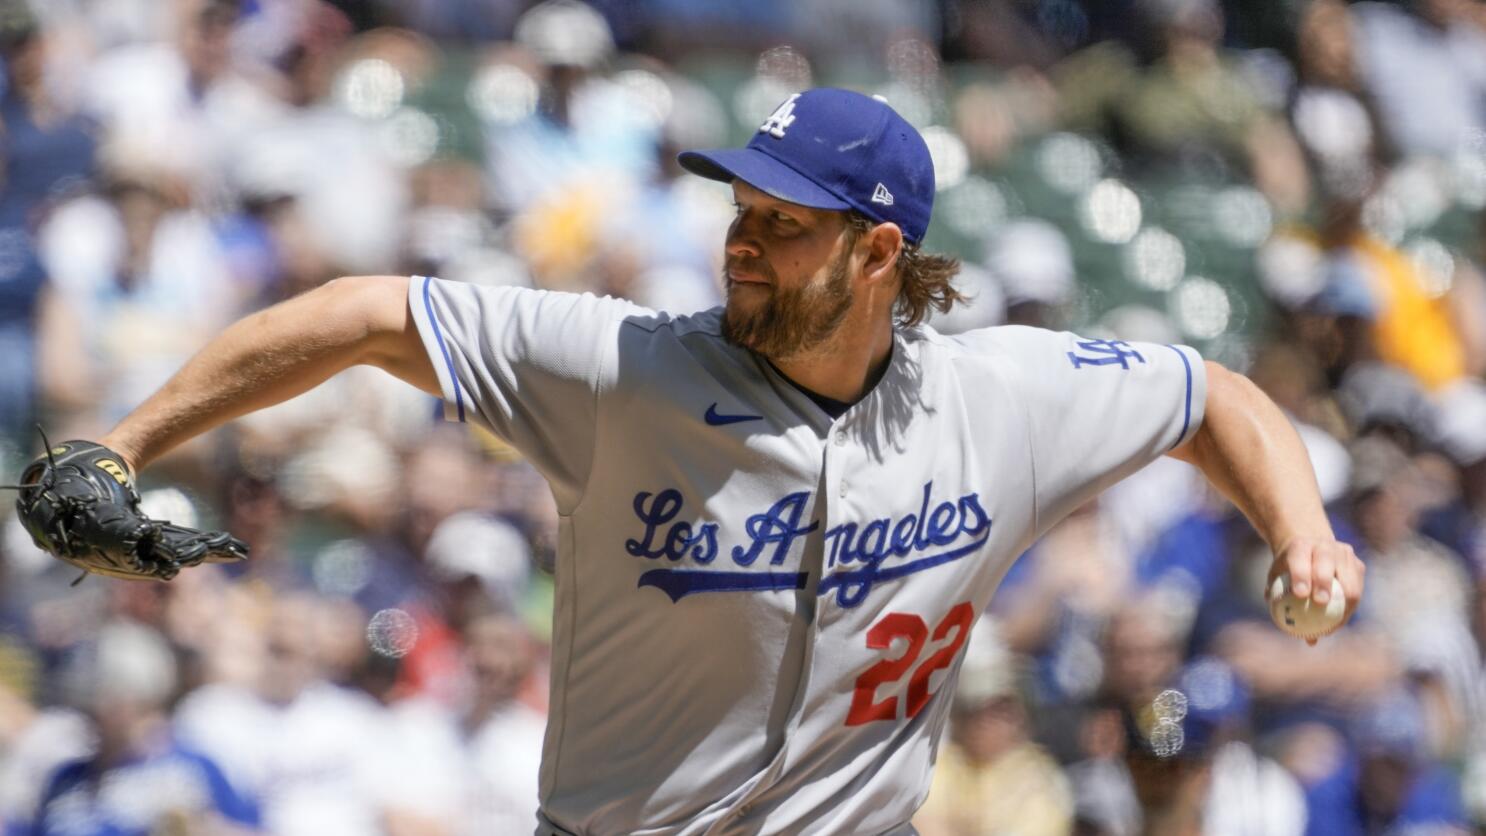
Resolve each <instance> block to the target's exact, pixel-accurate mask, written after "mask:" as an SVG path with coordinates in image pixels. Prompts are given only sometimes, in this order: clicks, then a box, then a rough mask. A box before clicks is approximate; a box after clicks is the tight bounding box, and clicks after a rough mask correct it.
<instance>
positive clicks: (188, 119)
mask: <svg viewBox="0 0 1486 836" xmlns="http://www.w3.org/2000/svg"><path fill="white" fill-rule="evenodd" d="M0 59H3V78H0V82H3V90H0V164H3V179H0V465H3V467H4V469H5V471H6V472H8V473H12V474H13V473H18V472H19V469H20V465H21V463H22V462H23V461H24V460H26V459H27V458H29V457H30V456H31V455H33V454H34V453H35V451H37V450H39V449H40V440H39V438H38V437H37V433H36V430H35V426H36V424H37V423H38V422H39V423H41V424H42V425H43V426H45V427H46V429H47V431H48V432H49V434H50V435H51V437H52V438H54V439H59V438H63V437H66V438H71V437H95V438H96V437H97V436H98V435H100V434H101V433H102V432H104V431H105V430H106V429H108V427H110V426H111V425H112V423H113V422H114V421H116V420H117V419H119V418H120V417H122V416H123V415H124V414H125V413H126V412H127V411H128V410H129V409H130V408H132V407H133V406H134V405H136V404H137V403H138V402H139V401H140V400H142V399H143V398H144V397H145V396H146V395H147V394H148V393H149V392H151V391H152V390H153V389H154V388H155V387H157V386H158V385H160V384H161V383H162V382H163V381H164V380H165V378H166V377H167V376H168V375H169V374H170V373H171V372H172V371H173V370H174V369H175V368H177V367H178V366H179V365H180V364H181V363H182V362H183V361H184V360H185V359H186V358H187V357H188V356H189V355H190V354H191V352H193V351H194V350H195V349H197V348H198V347H199V346H200V345H202V343H203V342H204V341H205V340H206V339H208V338H209V337H211V335H213V334H214V333H216V332H218V331H219V330H220V329H221V328H223V327H224V326H225V325H226V324H227V323H229V322H231V321H233V320H234V319H236V318H238V317H240V316H242V315H244V314H245V313H247V312H250V311H253V310H256V309H259V308H262V307H264V306H266V305H269V304H272V303H274V302H275V301H278V300H281V299H284V298H287V297H289V296H292V295H294V294H296V293H299V292H301V291H303V290H305V289H308V288H311V287H314V286H316V285H319V284H321V283H324V282H326V281H328V280H330V279H332V278H334V277H336V276H338V275H347V274H365V273H387V274H402V275H409V274H424V275H439V276H442V277H444V278H448V279H453V280H459V281H467V282H474V283H482V284H508V285H509V284H515V285H526V286H533V287H542V288H554V289H562V290H579V291H593V292H596V293H608V294H613V295H618V296H625V297H628V298H632V299H635V300H637V301H639V302H641V303H643V304H646V305H650V306H654V307H657V308H664V309H667V310H672V311H677V312H686V311H694V310H700V309H704V308H707V307H711V306H713V305H715V304H717V303H718V302H720V295H719V294H720V284H719V282H718V280H717V276H718V272H719V267H720V256H721V241H722V236H723V233H724V231H725V229H726V226H727V224H728V222H729V220H730V217H731V212H732V210H731V207H730V205H729V197H730V196H729V193H728V190H727V189H726V188H725V187H722V186H719V185H718V184H713V183H710V182H707V181H702V180H700V179H698V178H689V177H683V176H682V175H681V172H680V171H679V169H678V167H677V166H676V165H675V163H674V159H673V158H674V153H675V152H676V150H678V149H680V148H686V147H708V146H716V145H725V144H732V143H736V142H739V141H742V140H746V138H747V137H748V136H750V135H751V133H752V132H753V131H754V130H755V129H756V126H757V124H758V123H759V122H760V121H761V120H762V119H763V118H764V117H765V116H766V115H767V114H768V113H769V112H770V111H771V110H772V109H773V108H774V106H775V105H776V104H777V103H778V102H779V101H781V100H783V99H784V98H785V97H786V96H787V95H789V94H790V93H791V92H795V91H797V90H800V89H803V88H805V87H809V86H815V85H822V84H834V85H839V86H847V87H852V88H855V89H859V90H863V91H866V92H871V93H877V94H880V95H883V96H885V97H886V98H887V99H888V101H889V102H890V103H891V104H893V105H894V106H895V107H896V108H897V109H898V110H899V112H900V113H902V114H904V115H905V117H907V118H908V119H909V120H910V121H912V122H913V123H914V124H915V125H917V126H918V127H919V128H920V130H921V131H922V132H923V133H924V135H925V138H926V140H927V141H928V143H929V145H930V148H931V151H932V153H933V155H934V159H935V165H936V177H937V182H936V187H937V189H938V198H937V206H936V209H937V211H936V213H935V221H934V225H933V227H932V228H931V230H930V234H929V239H928V245H929V246H930V248H933V249H939V250H943V251H949V252H951V253H952V254H955V255H958V256H960V257H961V258H962V259H963V260H964V262H965V270H964V273H963V276H962V279H961V282H962V287H963V288H965V289H966V290H967V291H968V292H969V293H970V294H971V295H972V297H973V298H972V301H971V303H970V304H969V305H967V306H965V307H963V308H961V309H959V310H957V311H955V312H952V313H951V314H949V315H945V316H941V317H938V318H937V319H936V320H934V322H933V324H934V325H935V326H936V327H938V328H940V329H941V330H943V331H946V332H956V331H961V330H965V329H970V328H977V327H984V326H988V325H995V324H998V323H1003V322H1013V323H1028V324H1036V325H1042V326H1046V327H1054V328H1067V329H1074V330H1079V331H1080V332H1083V333H1087V334H1090V335H1099V336H1108V337H1117V338H1124V339H1139V340H1153V341H1159V342H1184V343H1187V344H1191V345H1194V346H1197V347H1198V348H1199V349H1200V350H1202V351H1203V352H1204V354H1205V355H1206V356H1209V357H1212V358H1214V359H1217V360H1220V361H1222V362H1224V363H1225V364H1227V365H1229V366H1230V367H1234V368H1237V369H1239V370H1241V371H1244V372H1246V373H1248V374H1249V375H1250V376H1251V377H1252V378H1253V379H1254V380H1255V381H1256V382H1257V383H1258V384H1259V385H1260V386H1261V387H1263V388H1264V390H1265V391H1266V392H1268V393H1269V395H1270V396H1271V397H1272V398H1273V399H1274V400H1275V401H1276V402H1278V403H1279V404H1280V405H1281V407H1282V408H1284V409H1285V411H1286V412H1287V413H1288V414H1289V415H1290V416H1291V418H1292V419H1293V420H1294V422H1295V423H1296V426H1297V427H1298V428H1299V430H1300V432H1301V435H1302V438H1303V440H1304V441H1305V442H1306V446H1307V448H1308V450H1309V452H1310V454H1311V458H1312V462H1313V464H1314V465H1315V468H1316V471H1317V476H1318V479H1319V483H1320V488H1321V491H1322V494H1323V496H1324V498H1325V500H1326V502H1327V503H1328V508H1329V510H1330V511H1331V513H1332V516H1333V520H1334V523H1335V526H1336V529H1337V531H1338V533H1339V535H1340V536H1341V537H1342V538H1343V539H1345V540H1346V541H1347V542H1349V543H1351V544H1353V546H1354V547H1355V548H1356V549H1357V551H1358V553H1359V554H1360V555H1361V556H1362V557H1363V559H1364V560H1365V561H1366V562H1367V564H1368V568H1369V572H1368V587H1367V592H1366V597H1365V599H1364V602H1363V605H1362V608H1361V610H1360V612H1359V613H1358V616H1357V618H1356V619H1355V620H1354V623H1353V625H1352V626H1351V627H1349V628H1348V629H1347V630H1345V631H1344V632H1343V633H1341V634H1339V635H1337V636H1335V637H1332V638H1328V639H1326V640H1324V641H1322V642H1321V643H1320V644H1319V645H1318V646H1316V647H1307V646H1306V645H1305V644H1303V643H1301V642H1298V641H1296V640H1294V639H1291V638H1288V637H1286V636H1285V635H1283V634H1281V633H1279V632H1278V631H1277V630H1276V629H1274V627H1273V626H1272V625H1271V624H1270V623H1269V618H1268V613H1267V610H1266V607H1265V604H1264V602H1263V597H1262V595H1263V592H1262V590H1263V585H1264V575H1265V571H1266V569H1267V565H1268V561H1269V557H1270V553H1269V551H1268V548H1267V546H1266V545H1265V544H1264V543H1262V542H1260V541H1259V540H1258V539H1257V537H1256V535H1255V534H1254V533H1253V531H1252V530H1251V529H1250V528H1249V527H1248V526H1247V524H1246V523H1245V522H1244V521H1243V519H1242V518H1241V517H1239V516H1238V515H1237V514H1236V512H1235V511H1234V509H1233V508H1232V507H1231V506H1230V505H1228V504H1227V503H1226V502H1224V501H1223V500H1222V499H1221V498H1220V497H1217V496H1216V495H1214V494H1213V493H1212V492H1211V491H1210V490H1208V489H1207V488H1205V487H1204V485H1203V483H1202V482H1201V480H1200V477H1198V476H1197V475H1196V473H1195V471H1192V470H1191V469H1190V468H1188V467H1187V466H1185V465H1182V464H1180V463H1178V462H1175V461H1165V460H1163V461H1162V462H1158V463H1157V464H1156V465H1153V466H1151V467H1150V468H1148V469H1146V470H1145V471H1142V472H1141V473H1139V474H1137V475H1136V476H1135V477H1133V478H1132V479H1130V480H1127V481H1126V482H1125V483H1123V484H1121V485H1120V486H1118V487H1117V488H1115V489H1114V490H1112V491H1110V492H1109V493H1107V494H1106V495H1105V496H1103V497H1101V498H1100V499H1099V500H1098V501H1097V502H1095V503H1092V504H1091V505H1089V506H1087V507H1085V508H1082V509H1080V510H1079V511H1078V512H1076V513H1075V514H1074V515H1073V516H1072V517H1070V518H1069V519H1068V520H1066V521H1065V522H1064V523H1062V524H1061V525H1059V526H1058V527H1057V528H1056V529H1055V530H1054V531H1053V532H1051V533H1050V534H1049V535H1048V536H1047V537H1046V538H1045V539H1044V540H1043V541H1041V542H1039V543H1038V544H1037V545H1036V546H1035V547H1034V548H1033V549H1032V550H1031V552H1030V553H1029V554H1028V555H1027V556H1025V557H1024V558H1023V559H1022V560H1020V561H1018V563H1017V564H1016V565H1015V566H1014V567H1013V569H1012V570H1011V573H1010V574H1009V576H1008V577H1007V580H1006V582H1005V584H1004V585H1003V588H1002V589H1001V591H1000V592H999V593H998V595H997V598H996V600H995V602H994V603H993V605H992V607H991V608H990V611H989V612H988V613H987V614H986V615H985V617H984V619H983V621H982V623H981V625H980V626H979V627H978V628H977V631H976V633H975V636H974V638H973V640H972V641H971V643H970V645H969V648H968V651H967V654H966V658H965V660H964V662H963V671H962V675H961V678H960V681H959V684H958V687H957V688H955V689H953V692H952V693H944V694H942V695H941V698H943V699H952V700H953V701H954V709H953V719H952V723H951V727H950V729H949V730H948V732H947V733H946V736H945V739H944V741H943V744H942V746H941V749H940V756H939V764H938V768H937V771H936V775H935V778H934V783H933V789H932V791H931V793H930V796H929V799H928V801H927V803H926V805H925V807H924V809H923V810H922V811H921V814H920V816H919V818H918V820H917V821H916V824H917V825H918V827H919V828H920V830H921V831H922V832H923V833H924V834H925V836H943V834H1003V833H1017V834H1043V833H1046V834H1056V833H1070V832H1073V833H1085V834H1110V835H1111V836H1127V835H1128V834H1138V833H1152V834H1189V833H1213V834H1256V836H1284V834H1302V833H1306V834H1339V835H1340V834H1393V833H1397V834H1403V833H1411V834H1412V833H1430V834H1436V833H1467V832H1480V831H1482V830H1486V667H1483V658H1486V657H1483V649H1486V378H1483V374H1486V279H1483V273H1482V270H1483V269H1486V2H1482V0H1399V2H1359V3H1346V2H1342V0H1231V2H1219V0H1097V1H1096V0H806V1H805V2H790V1H789V0H749V2H746V3H744V2H737V0H728V1H727V2H715V1H714V2H701V0H592V2H591V3H589V4H585V3H583V2H579V0H546V2H541V3H532V2H530V0H401V1H400V2H393V0H334V1H333V2H332V0H168V1H167V0H33V2H31V3H29V4H28V3H26V2H22V0H0ZM439 414H440V410H439V407H438V405H437V404H436V403H434V402H433V401H432V400H431V399H430V398H428V397H427V396H426V395H423V394H421V393H418V392H415V391H413V390H412V389H410V388H408V387H406V386H403V385H401V384H398V383H396V382H395V381H393V380H392V379H391V378H389V377H387V376H385V375H384V374H383V373H381V372H380V371H374V370H370V369H355V370H352V371H351V372H348V373H346V374H344V375H341V376H339V377H337V378H335V379H333V380H332V381H330V382H329V383H327V384H326V385H325V386H323V387H321V388H320V389H317V390H316V391H314V392H312V393H310V394H308V395H305V396H303V397H301V398H298V399H296V400H294V401H291V402H289V403H287V404H284V405H282V406H280V407H276V408H273V409H270V410H267V411H265V412H262V413H258V414H255V415H253V416H250V417H249V418H246V419H244V420H241V421H238V422H235V423H234V424H233V425H232V426H230V427H228V428H224V429H222V430H219V431H216V432H214V433H211V434H209V435H207V436H205V437H203V438H202V439H200V440H198V441H197V442H193V443H191V444H189V445H187V446H186V447H184V448H182V449H180V450H178V451H175V452H174V453H172V454H171V455H170V456H169V457H168V458H166V459H163V460H162V461H160V462H159V463H158V464H156V465H154V466H152V467H151V468H150V470H149V471H147V472H146V473H145V474H143V478H142V488H143V490H144V501H145V504H146V507H147V509H148V510H149V511H150V512H151V513H152V514H154V515H156V516H163V517H169V518H171V519H173V520H175V521H177V522H182V523H185V524H193V523H194V524H200V525H210V526H217V527H223V528H226V529H229V530H231V531H232V532H233V533H234V534H236V535H237V536H239V537H242V538H243V539H245V540H247V541H248V542H249V543H251V545H252V548H253V555H252V558H251V560H249V561H248V562H247V563H245V564H242V565H235V566H230V567H222V566H210V567H202V568H198V569H194V570H191V571H188V572H185V573H183V574H182V575H181V576H180V577H179V578H177V579H176V580H175V581H174V582H172V583H171V584H168V585H165V584H160V585H154V584H131V583H126V582H120V581H111V580H106V579H99V578H88V579H85V580H83V581H82V582H81V583H80V584H75V583H74V582H75V581H76V580H77V578H76V577H75V572H74V571H73V570H70V569H69V568H68V567H66V566H65V565H64V564H61V563H60V562H57V561H54V560H52V559H50V558H49V557H47V556H45V555H44V554H41V553H40V552H38V551H37V550H36V549H35V548H34V547H33V546H32V545H31V543H30V541H29V538H28V537H27V536H26V534H25V533H24V532H23V531H22V530H21V529H20V527H19V525H18V524H17V523H16V522H15V520H14V515H13V514H10V513H9V512H5V515H4V516H3V517H0V521H3V534H0V833H3V834H5V836H19V834H37V836H41V834H147V833H148V834H157V833H172V834H187V833H272V834H301V833H302V834H361V833H367V834H372V833H386V834H394V836H422V835H423V834H428V835H429V836H456V835H457V834H465V833H469V834H519V833H528V832H530V830H531V828H532V827H533V826H534V815H533V814H534V809H535V804H536V793H537V781H538V764H539V758H540V749H541V741H542V735H543V729H544V716H545V715H544V712H545V708H546V703H547V681H548V674H547V669H546V660H547V658H548V650H547V645H546V641H547V636H548V634H549V627H550V622H551V615H552V604H551V576H550V569H551V565H552V556H553V549H554V539H555V533H556V527H557V521H556V512H555V509H554V507H553V503H552V500H551V498H550V495H549V494H548V492H547V490H546V485H545V483H544V482H543V481H542V479H541V478H540V477H539V476H537V475H536V474H535V473H534V471H533V470H532V469H531V468H530V467H529V466H527V465H526V464H525V463H523V462H522V461H521V459H520V457H519V455H517V454H516V453H515V452H514V451H512V450H511V449H510V448H508V447H507V446H505V445H504V444H502V443H501V442H500V441H499V440H497V439H495V438H494V437H492V436H489V435H488V434H484V433H482V432H480V431H478V430H473V431H472V430H468V429H466V428H464V427H462V426H456V425H446V424H442V423H441V422H440V421H439V420H438V417H437V416H438V415H439Z"/></svg>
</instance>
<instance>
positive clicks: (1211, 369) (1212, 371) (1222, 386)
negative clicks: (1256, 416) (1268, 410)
mask: <svg viewBox="0 0 1486 836" xmlns="http://www.w3.org/2000/svg"><path fill="white" fill-rule="evenodd" d="M1203 370H1204V372H1205V373H1206V377H1207V396H1206V398H1205V399H1204V400H1203V407H1202V412H1203V419H1202V424H1201V425H1200V426H1199V427H1198V428H1197V431H1196V432H1194V433H1192V437H1191V438H1189V439H1187V441H1186V443H1185V444H1183V445H1182V446H1180V447H1178V448H1176V449H1175V450H1172V451H1171V456H1172V458H1175V459H1180V460H1181V461H1184V462H1186V463H1188V464H1192V465H1196V466H1198V467H1202V466H1203V461H1204V457H1205V454H1206V452H1207V450H1208V447H1209V442H1210V440H1211V436H1212V426H1213V424H1214V423H1217V422H1221V421H1222V420H1223V416H1225V415H1227V414H1230V413H1231V412H1232V410H1234V409H1235V408H1242V405H1243V404H1244V403H1246V402H1247V401H1248V400H1249V399H1250V398H1252V397H1253V395H1254V394H1255V393H1257V392H1258V391H1259V388H1258V387H1257V386H1255V385H1254V383H1253V382H1252V381H1250V380H1249V379H1248V378H1247V377H1244V376H1243V375H1241V374H1239V373H1237V372H1233V371H1229V370H1228V369H1227V368H1226V367H1224V366H1223V365H1222V364H1221V363H1218V362H1216V361H1213V360H1206V361H1204V362H1203Z"/></svg>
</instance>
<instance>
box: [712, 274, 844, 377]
mask: <svg viewBox="0 0 1486 836" xmlns="http://www.w3.org/2000/svg"><path fill="white" fill-rule="evenodd" d="M849 254H850V251H849V250H848V251H843V252H842V253H841V255H840V257H838V258H837V259H836V260H835V261H834V262H832V264H831V271H830V275H829V276H828V277H827V278H826V281H825V282H824V283H823V284H815V283H809V284H805V285H803V286H801V287H796V288H790V289H783V288H781V287H779V283H778V281H777V277H776V276H775V275H774V273H773V271H771V270H769V269H768V268H767V265H764V264H761V263H750V264H746V265H744V264H740V265H739V266H742V267H746V269H748V270H749V271H750V272H753V273H755V274H758V275H763V276H765V277H767V278H769V279H770V285H769V296H768V298H767V299H766V300H764V302H763V304H761V305H759V306H758V307H757V308H755V309H754V310H752V311H751V312H745V311H743V310H742V309H741V308H742V305H741V304H735V302H734V298H733V297H734V294H735V293H737V292H738V285H737V284H736V283H735V282H732V281H731V280H729V279H727V277H726V273H724V277H723V281H724V282H726V283H727V295H728V305H727V310H726V312H725V313H724V314H723V318H722V336H723V337H724V338H725V339H727V340H728V341H729V342H731V343H733V344H735V345H739V346H742V347H743V348H746V349H749V350H751V351H754V352H756V353H758V354H762V355H764V356H765V357H768V358H769V359H771V360H787V359H790V358H792V357H796V356H798V355H800V354H804V353H805V352H808V351H811V350H813V349H816V348H819V347H820V346H821V345H823V344H824V343H825V342H826V341H827V340H829V339H830V338H831V336H832V335H834V334H835V333H836V331H837V330H838V329H839V328H840V327H841V323H842V322H844V321H845V320H846V314H847V312H848V311H849V310H851V303H852V300H853V299H854V294H853V293H852V290H851V277H850V275H849V273H848V270H847V263H846V262H847V256H848V255H849Z"/></svg>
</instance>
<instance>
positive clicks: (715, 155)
mask: <svg viewBox="0 0 1486 836" xmlns="http://www.w3.org/2000/svg"><path fill="white" fill-rule="evenodd" d="M677 160H678V161H679V162H680V163H681V167H682V168H684V169H686V170H687V171H690V172H691V173H693V174H697V175H700V176H702V177H706V178H708V179H709V180H721V181H723V182H731V181H733V180H734V179H738V180H742V181H743V182H745V183H747V184H748V185H750V186H753V187H754V188H756V189H758V190H759V191H762V192H764V193H765V194H768V195H771V196H773V197H776V198H779V199H780V200H784V201H788V202H790V203H797V204H799V205H801V206H810V207H812V208H815V209H834V210H837V211H845V210H848V209H855V210H857V211H858V212H861V213H862V214H863V215H866V216H867V217H869V218H871V219H872V220H874V221H877V222H879V223H895V224H897V225H898V227H899V228H900V229H902V230H903V237H904V238H906V239H908V240H909V241H911V242H914V243H918V242H920V241H922V240H923V238H924V233H925V232H927V231H928V229H929V213H930V212H932V211H933V209H934V162H933V160H931V159H930V158H929V146H928V145H926V144H925V143H924V138H923V137H922V136H920V135H919V133H918V131H917V130H915V129H914V127H913V126H912V125H910V124H908V122H907V121H905V120H904V119H903V117H901V116H899V115H898V114H897V112H896V111H894V110H893V109H892V108H891V107H888V105H887V103H886V102H884V101H882V100H881V99H875V98H872V97H871V96H864V95H862V94H861V93H853V92H851V91H850V90H838V89H835V88H831V87H820V88H816V89H814V90H806V91H805V92H803V93H796V94H794V95H792V96H790V97H789V98H788V99H785V100H784V102H783V103H782V104H780V105H779V107H777V108H775V109H774V112H773V113H772V114H770V116H769V118H768V119H765V120H764V123H763V124H762V125H760V126H759V129H758V133H756V134H754V135H753V139H752V140H750V141H749V143H748V145H747V146H746V147H743V148H723V149H716V150H709V151H683V152H681V154H680V155H678V156H677Z"/></svg>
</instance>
